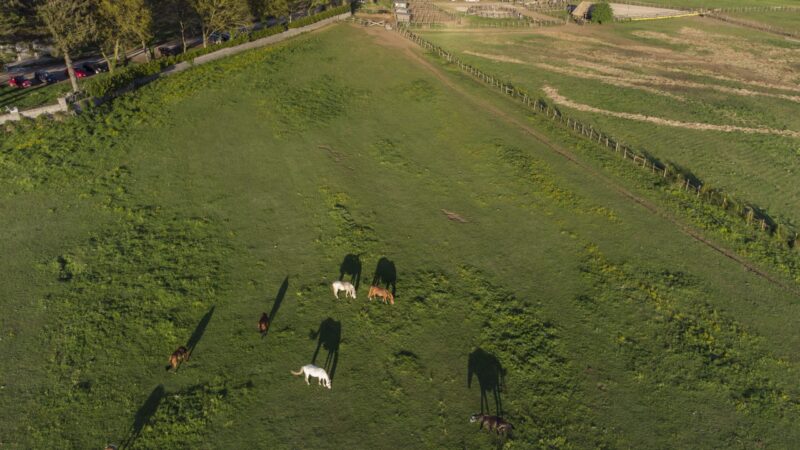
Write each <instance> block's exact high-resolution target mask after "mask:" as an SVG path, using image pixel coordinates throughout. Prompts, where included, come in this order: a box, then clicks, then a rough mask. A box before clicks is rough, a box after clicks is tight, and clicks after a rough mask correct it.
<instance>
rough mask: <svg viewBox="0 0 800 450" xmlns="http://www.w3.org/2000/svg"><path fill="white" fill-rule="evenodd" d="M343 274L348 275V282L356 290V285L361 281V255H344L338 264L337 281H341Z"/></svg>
mask: <svg viewBox="0 0 800 450" xmlns="http://www.w3.org/2000/svg"><path fill="white" fill-rule="evenodd" d="M345 275H349V276H350V282H351V283H353V286H355V288H356V290H358V285H359V283H361V257H359V256H358V255H354V254H352V253H350V254H348V255H345V257H344V259H343V260H342V263H341V264H340V265H339V281H342V280H343V279H344V276H345Z"/></svg>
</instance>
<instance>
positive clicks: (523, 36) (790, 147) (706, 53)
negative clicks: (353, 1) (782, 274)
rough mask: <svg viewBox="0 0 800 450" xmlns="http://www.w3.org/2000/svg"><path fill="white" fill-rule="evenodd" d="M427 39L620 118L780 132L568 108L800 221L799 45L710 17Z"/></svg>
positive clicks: (526, 84)
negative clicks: (799, 135) (796, 134)
mask: <svg viewBox="0 0 800 450" xmlns="http://www.w3.org/2000/svg"><path fill="white" fill-rule="evenodd" d="M708 25H714V27H713V28H708ZM421 33H422V35H423V36H424V37H425V38H427V39H430V40H431V41H433V42H434V43H436V44H438V45H441V46H442V47H444V48H445V49H448V50H451V51H454V52H455V53H456V54H458V55H459V57H460V58H462V59H463V60H464V61H466V62H468V63H470V64H473V65H475V66H476V67H478V68H481V69H483V70H485V71H486V72H488V73H492V74H494V75H496V76H498V77H500V78H502V79H504V80H506V81H508V82H510V83H512V84H513V85H515V86H518V87H520V88H523V89H526V90H528V91H530V92H533V93H540V94H539V95H543V94H544V93H543V90H544V89H545V88H546V87H550V88H554V89H555V90H556V91H557V92H558V94H559V95H561V96H562V97H566V98H567V99H569V100H571V101H573V102H575V103H578V104H581V105H586V106H589V107H595V108H600V109H602V110H605V111H611V112H613V113H628V114H642V115H646V116H649V117H655V118H657V119H663V120H671V121H677V122H684V123H694V124H713V125H731V126H738V127H744V128H761V129H768V130H772V131H768V132H766V133H753V134H748V133H744V132H722V131H715V130H703V129H692V128H687V127H674V126H666V125H658V124H655V125H654V124H653V123H650V122H642V121H637V120H631V119H627V118H620V117H616V116H611V115H608V114H607V113H603V112H593V111H588V110H580V109H576V108H575V107H571V106H568V105H559V107H560V108H561V109H562V110H563V111H565V113H567V114H569V115H570V116H572V117H576V118H578V119H579V120H581V121H584V122H587V123H590V124H594V126H595V127H597V128H598V129H600V130H603V131H605V132H606V133H608V134H611V135H612V136H616V137H618V138H619V139H621V140H622V141H623V142H626V143H628V144H630V145H632V146H633V147H635V148H641V149H643V150H646V151H647V152H649V153H650V154H652V155H654V156H656V157H657V158H660V159H662V160H665V161H669V162H672V163H674V164H676V165H678V166H681V167H685V168H687V169H689V170H691V171H692V172H693V173H695V174H696V175H697V176H699V177H700V179H701V180H702V181H703V183H705V184H708V185H709V186H715V187H720V188H723V189H725V190H727V191H728V192H731V193H735V194H736V195H737V196H738V197H741V198H746V199H748V200H749V201H751V202H754V203H755V204H756V205H759V206H760V207H761V208H764V209H766V210H767V211H768V212H769V213H770V214H772V215H774V216H777V217H784V218H789V219H791V220H793V221H797V220H800V210H799V209H798V203H797V202H796V201H795V199H796V198H797V196H798V195H800V191H798V190H797V186H798V183H797V174H798V170H800V166H798V159H797V155H798V151H799V150H800V139H798V138H797V137H792V136H781V135H780V134H779V133H782V132H784V131H785V130H794V131H795V132H796V131H797V130H800V121H798V119H799V118H800V115H798V114H797V111H798V108H799V107H800V106H798V103H799V102H800V100H799V99H800V97H798V95H797V94H798V92H800V91H798V90H797V87H796V86H797V84H796V83H797V72H796V70H795V69H794V66H795V65H796V64H797V63H798V61H800V60H799V59H798V57H797V55H798V53H797V52H798V50H800V44H798V43H795V42H792V41H788V40H785V39H783V38H779V37H775V36H772V35H768V34H764V33H759V32H756V31H754V30H751V29H745V28H740V27H732V26H727V25H720V24H719V23H717V22H713V21H709V20H701V19H675V20H669V21H667V20H664V21H653V22H641V23H631V24H621V25H614V26H604V27H599V26H596V27H583V28H581V27H574V26H573V27H568V28H563V27H561V28H547V29H540V30H536V31H533V32H524V33H523V32H508V33H503V32H493V33H490V34H479V33H474V32H468V31H467V32H462V33H460V32H451V31H447V32H444V31H423V32H421ZM768 60H769V61H771V62H770V63H767V61H768ZM556 104H558V102H556Z"/></svg>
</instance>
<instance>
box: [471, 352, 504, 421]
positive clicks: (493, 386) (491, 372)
mask: <svg viewBox="0 0 800 450" xmlns="http://www.w3.org/2000/svg"><path fill="white" fill-rule="evenodd" d="M505 375H506V370H505V369H504V368H503V365H502V364H500V360H498V359H497V357H496V356H494V355H492V354H491V353H489V352H487V351H485V350H483V349H482V348H480V347H479V348H476V349H475V351H473V352H472V353H470V354H469V360H468V363H467V387H468V388H471V387H472V379H473V378H477V379H478V386H479V387H480V390H481V413H489V412H490V408H489V406H490V401H489V397H490V396H491V397H492V399H493V400H494V409H495V414H496V415H497V416H502V415H503V400H502V398H501V391H502V390H503V386H504V384H505Z"/></svg>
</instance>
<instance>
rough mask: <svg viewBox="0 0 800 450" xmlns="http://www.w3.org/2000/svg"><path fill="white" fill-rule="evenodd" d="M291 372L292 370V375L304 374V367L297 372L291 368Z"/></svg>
mask: <svg viewBox="0 0 800 450" xmlns="http://www.w3.org/2000/svg"><path fill="white" fill-rule="evenodd" d="M289 372H291V373H292V375H294V376H298V375H302V374H303V368H302V367H301V368H300V370H298V371H297V372H295V371H294V370H290V371H289Z"/></svg>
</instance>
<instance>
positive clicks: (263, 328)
mask: <svg viewBox="0 0 800 450" xmlns="http://www.w3.org/2000/svg"><path fill="white" fill-rule="evenodd" d="M268 329H269V316H268V315H267V313H263V314H261V318H260V319H258V331H259V332H261V337H264V336H266V335H267V330H268Z"/></svg>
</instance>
